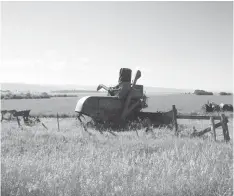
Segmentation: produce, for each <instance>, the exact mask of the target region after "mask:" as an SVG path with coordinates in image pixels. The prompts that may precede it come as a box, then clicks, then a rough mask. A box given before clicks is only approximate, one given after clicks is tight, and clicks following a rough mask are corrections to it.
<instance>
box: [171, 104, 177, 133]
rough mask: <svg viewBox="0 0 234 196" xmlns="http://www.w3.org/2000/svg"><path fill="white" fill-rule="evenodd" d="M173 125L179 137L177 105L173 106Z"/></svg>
mask: <svg viewBox="0 0 234 196" xmlns="http://www.w3.org/2000/svg"><path fill="white" fill-rule="evenodd" d="M172 123H173V128H174V130H175V135H176V136H178V124H177V110H176V107H175V105H173V106H172Z"/></svg>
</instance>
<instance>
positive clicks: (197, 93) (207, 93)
mask: <svg viewBox="0 0 234 196" xmlns="http://www.w3.org/2000/svg"><path fill="white" fill-rule="evenodd" d="M193 94H195V95H213V93H212V92H207V91H204V90H195V91H194V93H193Z"/></svg>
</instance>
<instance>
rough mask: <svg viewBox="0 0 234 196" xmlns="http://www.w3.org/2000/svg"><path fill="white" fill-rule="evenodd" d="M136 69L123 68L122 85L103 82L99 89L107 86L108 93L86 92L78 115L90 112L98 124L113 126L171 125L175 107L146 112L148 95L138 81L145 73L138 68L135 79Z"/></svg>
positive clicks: (120, 82) (90, 115) (89, 114)
mask: <svg viewBox="0 0 234 196" xmlns="http://www.w3.org/2000/svg"><path fill="white" fill-rule="evenodd" d="M131 76H132V70H131V69H128V68H121V69H120V72H119V81H118V85H117V86H115V87H106V86H105V85H103V84H100V85H99V86H98V87H97V91H98V90H100V89H101V88H103V89H105V90H106V91H107V92H108V94H107V96H85V97H82V98H81V99H80V100H79V101H78V102H77V105H76V108H75V112H77V114H78V115H77V119H79V121H80V122H81V123H83V121H82V120H81V117H84V116H88V117H90V118H91V119H92V121H93V123H94V125H98V124H99V125H100V124H102V125H105V126H107V127H112V128H114V127H115V128H121V127H126V125H129V123H132V122H141V123H142V122H147V123H145V124H146V125H147V126H157V125H168V124H170V123H171V122H172V111H169V112H164V113H163V112H144V111H142V110H143V109H144V108H147V107H148V104H147V96H146V95H145V94H144V92H143V85H137V84H136V83H137V80H138V79H139V78H140V77H141V72H140V71H139V70H138V71H137V72H136V75H135V77H134V80H133V81H132V82H131Z"/></svg>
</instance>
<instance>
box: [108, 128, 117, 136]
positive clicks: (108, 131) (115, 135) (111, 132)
mask: <svg viewBox="0 0 234 196" xmlns="http://www.w3.org/2000/svg"><path fill="white" fill-rule="evenodd" d="M107 131H108V132H109V133H111V134H112V135H114V136H117V135H116V134H115V133H114V132H112V131H111V130H109V129H108V130H107Z"/></svg>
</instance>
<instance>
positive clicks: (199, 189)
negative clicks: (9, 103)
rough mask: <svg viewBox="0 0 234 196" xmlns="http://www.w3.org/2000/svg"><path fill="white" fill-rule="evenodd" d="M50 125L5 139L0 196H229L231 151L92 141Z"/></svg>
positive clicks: (131, 139) (64, 124) (98, 137)
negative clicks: (47, 128)
mask: <svg viewBox="0 0 234 196" xmlns="http://www.w3.org/2000/svg"><path fill="white" fill-rule="evenodd" d="M55 122H56V121H55V120H52V119H47V121H46V122H45V123H46V125H47V127H49V130H48V131H46V130H45V129H43V127H41V126H40V125H37V126H35V127H24V128H23V129H19V128H18V127H17V123H14V122H11V123H9V122H4V123H3V124H2V133H1V136H2V137H1V142H2V143H1V147H2V149H1V159H2V163H1V177H2V185H1V195H2V196H4V195H18V196H19V195H24V196H26V195H42V196H43V195H51V196H53V195H54V196H55V195H56V196H57V195H168V196H169V195H232V194H233V187H232V184H233V176H232V174H233V163H232V160H233V154H232V142H231V143H228V144H226V143H214V142H211V141H208V140H201V139H189V138H176V137H175V136H174V135H173V133H172V132H171V131H170V130H167V129H155V130H154V132H153V133H148V134H146V133H144V131H143V130H141V131H139V132H138V133H139V137H137V135H136V133H135V132H128V133H117V136H116V137H115V136H113V135H111V134H110V133H104V134H103V135H102V134H100V133H98V132H96V131H95V130H92V129H90V130H89V132H90V133H91V134H90V135H89V134H88V133H87V132H84V131H83V130H82V129H81V128H77V127H76V123H75V122H73V121H72V120H69V119H64V120H63V121H61V123H60V127H61V128H60V131H59V132H58V131H57V128H56V123H55Z"/></svg>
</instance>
